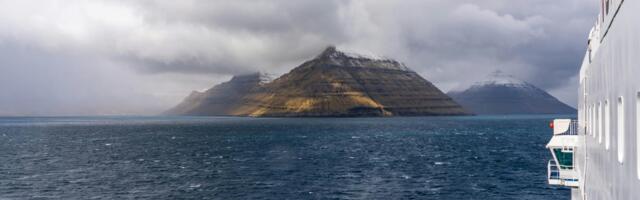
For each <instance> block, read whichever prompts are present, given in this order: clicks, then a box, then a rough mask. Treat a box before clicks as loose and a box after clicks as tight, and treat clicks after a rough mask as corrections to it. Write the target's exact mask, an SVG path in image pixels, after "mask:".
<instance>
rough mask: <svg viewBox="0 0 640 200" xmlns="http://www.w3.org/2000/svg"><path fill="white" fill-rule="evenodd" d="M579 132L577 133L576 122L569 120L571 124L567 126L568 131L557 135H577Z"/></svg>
mask: <svg viewBox="0 0 640 200" xmlns="http://www.w3.org/2000/svg"><path fill="white" fill-rule="evenodd" d="M578 133H579V131H578V120H575V119H573V120H571V123H570V124H569V129H568V130H567V131H566V132H564V133H561V134H558V135H578Z"/></svg>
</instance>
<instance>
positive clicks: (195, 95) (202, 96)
mask: <svg viewBox="0 0 640 200" xmlns="http://www.w3.org/2000/svg"><path fill="white" fill-rule="evenodd" d="M271 79H272V78H271V76H270V75H268V74H263V73H252V74H246V75H241V76H234V77H233V78H231V80H229V81H227V82H224V83H221V84H219V85H216V86H214V87H213V88H211V89H208V90H207V91H205V92H198V91H193V92H191V94H190V95H189V96H187V98H185V99H184V100H183V101H182V102H181V103H180V104H178V105H177V106H175V107H173V108H171V109H170V110H168V111H166V112H165V114H169V115H203V116H206V115H231V113H233V111H234V110H236V109H237V108H238V107H240V106H241V105H242V101H243V98H244V97H245V96H246V95H248V94H250V93H251V92H252V91H254V90H257V89H259V88H260V87H261V86H262V85H264V84H265V83H268V82H270V81H271Z"/></svg>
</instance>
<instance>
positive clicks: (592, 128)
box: [591, 104, 598, 138]
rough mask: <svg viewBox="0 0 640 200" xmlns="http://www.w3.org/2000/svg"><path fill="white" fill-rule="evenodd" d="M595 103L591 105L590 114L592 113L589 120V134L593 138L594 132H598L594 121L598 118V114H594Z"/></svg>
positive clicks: (594, 136)
mask: <svg viewBox="0 0 640 200" xmlns="http://www.w3.org/2000/svg"><path fill="white" fill-rule="evenodd" d="M596 108H597V107H596V104H593V106H592V107H591V115H593V120H592V121H591V123H592V124H593V125H591V132H592V133H591V136H593V138H596V132H598V131H597V130H598V126H596V125H597V123H596V121H597V120H598V115H597V114H596Z"/></svg>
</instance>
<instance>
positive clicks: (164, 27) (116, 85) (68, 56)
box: [0, 0, 599, 116]
mask: <svg viewBox="0 0 640 200" xmlns="http://www.w3.org/2000/svg"><path fill="white" fill-rule="evenodd" d="M598 5H599V1H598V0H562V1H558V0H394V1H389V0H366V1H364V0H360V1H356V0H322V1H318V0H271V1H266V0H180V1H175V0H136V1H132V0H20V1H15V0H0V115H18V116H23V115H152V114H158V113H161V112H162V111H164V110H166V109H168V108H170V107H172V106H174V105H175V104H177V103H178V102H179V101H181V100H182V99H183V98H184V97H185V96H187V95H188V94H189V93H190V92H191V91H193V90H200V91H201V90H204V89H207V88H210V87H212V86H213V85H215V84H217V83H221V82H224V81H227V80H228V79H229V78H230V77H231V76H233V75H237V74H245V73H251V72H256V71H261V72H266V73H272V74H283V73H286V72H288V71H289V70H291V69H292V68H294V67H296V66H297V65H299V64H301V63H302V62H303V61H305V60H307V59H310V58H312V57H314V56H315V55H317V54H319V53H320V52H321V51H322V50H323V49H324V48H326V47H327V46H329V45H335V46H338V47H339V48H344V49H350V50H352V51H357V52H360V53H365V54H376V55H383V56H385V57H389V58H394V59H396V60H398V61H401V62H403V63H405V64H406V65H407V66H408V67H410V68H412V69H413V70H415V71H416V72H418V73H419V74H420V75H422V76H423V77H425V78H426V79H428V80H429V81H431V82H433V83H434V84H435V85H436V86H438V87H439V88H440V89H441V90H443V91H445V92H446V91H450V90H455V89H461V88H464V87H465V86H467V85H469V84H471V83H473V82H475V81H479V80H480V79H482V78H484V77H485V76H486V75H487V74H489V73H491V72H493V71H496V70H501V71H503V72H505V73H508V74H512V75H513V76H515V77H518V78H520V79H522V80H525V81H527V82H530V83H532V84H534V85H536V86H538V87H540V88H542V89H544V90H547V91H549V92H550V93H551V94H552V95H554V96H556V97H558V98H559V99H560V100H562V101H564V102H566V103H568V104H569V105H573V106H575V105H576V103H577V102H576V101H577V95H578V94H577V93H578V92H577V87H578V77H577V76H578V70H579V66H580V63H581V61H582V58H583V56H584V52H585V48H586V38H587V34H588V31H589V29H590V28H591V26H592V25H593V23H594V22H595V19H596V15H597V12H598Z"/></svg>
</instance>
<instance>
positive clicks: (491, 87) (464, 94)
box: [448, 71, 576, 114]
mask: <svg viewBox="0 0 640 200" xmlns="http://www.w3.org/2000/svg"><path fill="white" fill-rule="evenodd" d="M448 94H449V95H450V96H451V97H453V98H454V99H455V100H456V101H457V102H459V103H460V104H462V105H463V106H464V107H465V108H467V109H469V110H471V111H472V112H474V113H476V114H574V113H576V109H574V108H572V107H570V106H568V105H566V104H564V103H562V102H560V101H559V100H558V99H556V98H555V97H553V96H551V95H550V94H549V93H547V92H545V91H544V90H541V89H539V88H537V87H536V86H534V85H531V84H529V83H527V82H524V81H521V80H518V79H516V78H514V77H513V76H510V75H507V74H504V73H502V72H499V71H498V72H494V73H493V74H491V75H489V76H488V77H487V79H486V80H484V81H481V82H477V83H475V84H474V85H472V86H471V87H469V88H467V89H465V90H462V91H453V92H449V93H448Z"/></svg>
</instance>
